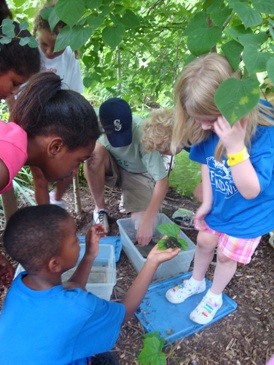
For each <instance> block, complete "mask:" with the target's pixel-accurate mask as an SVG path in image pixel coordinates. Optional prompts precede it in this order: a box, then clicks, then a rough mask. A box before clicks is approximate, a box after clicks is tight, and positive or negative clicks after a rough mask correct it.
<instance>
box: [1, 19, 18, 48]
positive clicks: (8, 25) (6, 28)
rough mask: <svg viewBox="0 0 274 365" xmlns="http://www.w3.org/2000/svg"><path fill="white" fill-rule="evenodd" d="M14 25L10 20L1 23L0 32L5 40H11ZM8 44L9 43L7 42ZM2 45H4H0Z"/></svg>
mask: <svg viewBox="0 0 274 365" xmlns="http://www.w3.org/2000/svg"><path fill="white" fill-rule="evenodd" d="M14 28H15V26H14V24H13V21H12V20H11V19H4V20H3V21H2V32H3V34H4V35H5V36H7V38H13V37H14V35H15V33H14ZM8 43H9V42H8ZM2 44H4V43H2Z"/></svg>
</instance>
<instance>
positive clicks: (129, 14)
mask: <svg viewBox="0 0 274 365" xmlns="http://www.w3.org/2000/svg"><path fill="white" fill-rule="evenodd" d="M121 22H122V23H123V24H124V26H125V27H126V28H137V27H139V25H140V19H139V17H138V16H137V15H136V14H134V13H133V11H131V10H129V9H127V10H126V11H125V13H124V14H123V16H122V18H121Z"/></svg>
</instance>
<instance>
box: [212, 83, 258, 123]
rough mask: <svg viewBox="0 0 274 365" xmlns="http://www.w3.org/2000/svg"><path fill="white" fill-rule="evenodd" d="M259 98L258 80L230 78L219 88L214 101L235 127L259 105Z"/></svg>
mask: <svg viewBox="0 0 274 365" xmlns="http://www.w3.org/2000/svg"><path fill="white" fill-rule="evenodd" d="M259 98H260V89H259V83H258V80H256V79H254V78H246V79H244V80H238V79H234V78H230V79H227V80H225V81H224V82H223V83H222V84H221V85H220V86H219V88H218V90H217V91H216V93H215V97H214V101H215V104H216V105H217V107H218V109H219V110H220V112H221V114H222V115H223V116H224V117H225V118H226V119H227V120H228V121H229V123H230V124H231V125H233V124H234V123H235V122H237V121H238V120H240V119H241V118H243V117H244V116H245V115H247V114H248V113H249V112H250V111H251V110H252V109H253V108H254V107H255V106H256V105H257V104H258V101H259Z"/></svg>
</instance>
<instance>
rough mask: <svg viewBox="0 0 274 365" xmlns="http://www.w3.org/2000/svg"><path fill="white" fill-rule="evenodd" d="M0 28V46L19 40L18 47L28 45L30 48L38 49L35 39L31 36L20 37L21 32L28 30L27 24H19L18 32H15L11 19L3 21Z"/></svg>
mask: <svg viewBox="0 0 274 365" xmlns="http://www.w3.org/2000/svg"><path fill="white" fill-rule="evenodd" d="M0 28H2V35H0V44H9V43H11V42H12V40H13V39H19V44H20V46H25V45H28V46H29V47H31V48H36V47H38V43H37V41H36V39H35V38H34V37H32V36H30V37H25V36H21V32H22V31H24V30H26V29H28V23H27V22H23V23H19V32H18V33H17V34H16V32H15V24H14V22H13V21H12V20H11V19H4V20H3V21H2V24H1V26H0Z"/></svg>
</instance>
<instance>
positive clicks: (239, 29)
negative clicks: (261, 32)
mask: <svg viewBox="0 0 274 365" xmlns="http://www.w3.org/2000/svg"><path fill="white" fill-rule="evenodd" d="M225 33H226V34H228V35H229V36H230V37H232V38H233V39H235V40H236V41H238V40H239V37H240V36H241V35H244V34H253V33H252V30H251V29H249V28H248V29H245V27H244V26H243V25H238V26H235V27H232V28H227V29H226V30H225Z"/></svg>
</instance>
